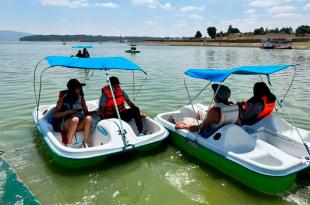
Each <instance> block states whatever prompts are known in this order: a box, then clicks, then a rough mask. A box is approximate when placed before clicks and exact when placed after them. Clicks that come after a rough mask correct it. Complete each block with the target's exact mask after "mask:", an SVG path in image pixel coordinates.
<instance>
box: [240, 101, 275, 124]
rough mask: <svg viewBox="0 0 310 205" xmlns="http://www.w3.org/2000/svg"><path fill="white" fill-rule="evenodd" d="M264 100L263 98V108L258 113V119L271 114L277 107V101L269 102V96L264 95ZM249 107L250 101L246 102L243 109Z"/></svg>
mask: <svg viewBox="0 0 310 205" xmlns="http://www.w3.org/2000/svg"><path fill="white" fill-rule="evenodd" d="M262 100H263V103H264V104H263V110H262V111H261V112H260V113H258V114H257V116H256V117H255V118H256V119H257V120H260V119H262V118H264V117H266V116H267V115H270V114H271V113H272V112H273V110H274V108H275V107H276V103H275V102H271V103H267V100H268V98H267V96H262ZM248 107H249V104H248V102H245V104H244V106H243V109H244V110H247V109H248Z"/></svg>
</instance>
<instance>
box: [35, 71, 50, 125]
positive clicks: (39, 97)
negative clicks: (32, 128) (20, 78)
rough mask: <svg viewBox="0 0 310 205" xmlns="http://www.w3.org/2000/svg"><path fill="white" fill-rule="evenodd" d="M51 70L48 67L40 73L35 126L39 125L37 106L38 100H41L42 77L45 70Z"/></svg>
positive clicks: (38, 104)
mask: <svg viewBox="0 0 310 205" xmlns="http://www.w3.org/2000/svg"><path fill="white" fill-rule="evenodd" d="M49 68H51V66H49V67H46V68H44V69H43V70H42V71H41V73H40V84H39V93H38V101H37V122H36V125H38V124H39V122H38V121H39V106H40V99H41V90H42V76H43V73H44V72H45V71H46V70H47V69H49Z"/></svg>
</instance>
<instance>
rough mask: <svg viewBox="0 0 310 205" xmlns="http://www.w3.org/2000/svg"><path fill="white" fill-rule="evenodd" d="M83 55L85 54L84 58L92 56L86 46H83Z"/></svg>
mask: <svg viewBox="0 0 310 205" xmlns="http://www.w3.org/2000/svg"><path fill="white" fill-rule="evenodd" d="M82 55H83V58H89V57H90V55H89V52H88V50H87V49H86V48H83V53H82Z"/></svg>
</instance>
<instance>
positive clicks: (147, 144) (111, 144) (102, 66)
mask: <svg viewBox="0 0 310 205" xmlns="http://www.w3.org/2000/svg"><path fill="white" fill-rule="evenodd" d="M44 60H45V61H46V62H47V63H48V64H49V67H48V68H51V69H53V68H54V67H66V68H72V69H88V70H105V71H106V72H107V71H108V70H111V69H119V70H130V71H142V72H144V71H143V70H142V68H140V67H139V66H138V65H136V64H134V63H132V62H131V61H129V60H127V59H125V58H120V57H109V58H70V57H62V56H48V57H46V58H44ZM37 67H38V66H36V68H35V71H34V73H36V70H37ZM46 69H47V68H45V69H44V70H43V71H42V72H41V74H40V89H39V94H38V95H37V94H36V102H37V107H36V108H35V109H34V110H33V112H32V118H33V121H34V123H35V124H36V126H37V128H38V131H39V132H40V134H41V140H42V141H43V144H44V145H45V147H46V148H47V151H48V154H49V155H50V156H51V158H52V159H53V161H54V162H55V163H56V164H57V165H59V166H62V167H66V168H76V167H86V166H91V165H94V164H97V163H100V162H102V161H104V160H105V159H106V158H107V157H108V156H110V155H114V154H120V153H124V152H128V151H131V150H139V151H148V150H153V149H155V148H157V147H158V146H160V144H161V143H162V141H163V140H164V139H165V138H166V137H167V136H168V131H167V130H166V129H165V128H164V127H163V126H162V125H160V124H159V123H158V122H156V121H155V120H153V119H151V118H149V117H145V118H143V125H144V129H145V131H146V134H145V135H144V136H138V131H137V128H136V125H135V122H134V120H132V121H130V122H128V123H127V122H125V121H123V120H121V119H120V117H119V118H118V119H117V118H111V119H104V120H101V119H100V118H99V117H98V116H97V117H96V116H93V126H92V131H91V135H90V138H89V147H88V148H78V147H79V144H80V145H81V144H82V141H83V132H82V131H80V132H77V133H76V137H75V144H76V145H77V146H76V148H72V147H66V146H65V144H64V143H63V142H62V135H61V133H60V132H55V131H54V130H53V127H52V124H51V120H52V116H53V113H54V109H55V104H51V105H40V104H39V103H40V93H41V84H42V82H41V79H42V74H43V72H44V71H45V70H46ZM144 73H145V72H144ZM106 75H107V82H108V84H109V85H110V86H111V84H110V82H109V76H108V74H106ZM145 75H146V73H145ZM34 79H36V77H35V74H34ZM35 87H36V83H35V81H34V88H35ZM35 93H36V89H35ZM113 98H114V95H113ZM114 101H115V98H114ZM86 104H87V107H88V110H89V111H96V110H97V109H98V101H97V100H93V101H87V102H86ZM116 107H117V106H116ZM118 116H119V115H118Z"/></svg>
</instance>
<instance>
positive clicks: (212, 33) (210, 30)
mask: <svg viewBox="0 0 310 205" xmlns="http://www.w3.org/2000/svg"><path fill="white" fill-rule="evenodd" d="M207 31H208V35H209V36H210V37H211V38H212V39H215V37H216V28H215V27H209V28H207Z"/></svg>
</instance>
